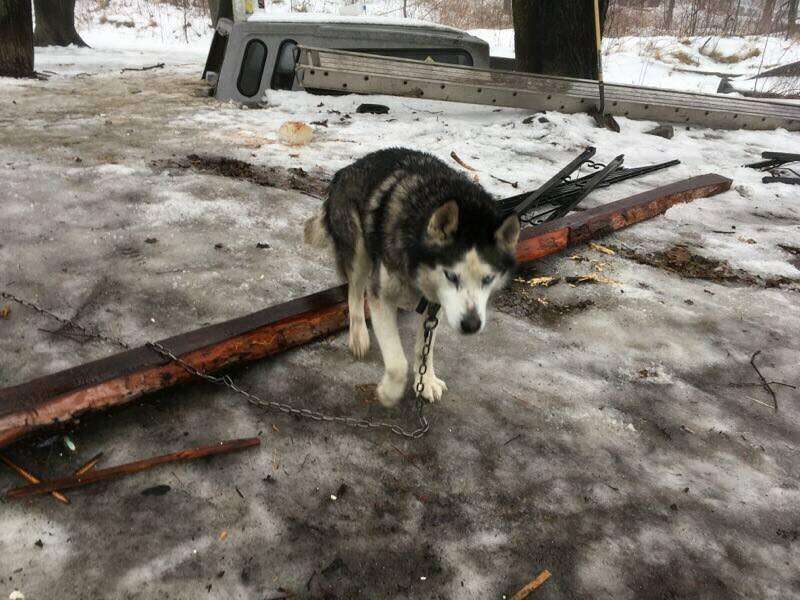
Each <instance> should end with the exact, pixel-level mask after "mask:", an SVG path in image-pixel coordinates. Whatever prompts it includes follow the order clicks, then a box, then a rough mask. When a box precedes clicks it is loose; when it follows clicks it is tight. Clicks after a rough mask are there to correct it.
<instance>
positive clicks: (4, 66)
mask: <svg viewBox="0 0 800 600" xmlns="http://www.w3.org/2000/svg"><path fill="white" fill-rule="evenodd" d="M0 77H33V20H32V18H31V2H30V0H0Z"/></svg>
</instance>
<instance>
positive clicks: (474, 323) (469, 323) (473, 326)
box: [461, 309, 481, 334]
mask: <svg viewBox="0 0 800 600" xmlns="http://www.w3.org/2000/svg"><path fill="white" fill-rule="evenodd" d="M480 328H481V318H480V316H478V311H477V310H474V309H473V310H471V311H469V312H468V313H467V314H466V315H464V317H463V318H462V319H461V333H465V334H470V333H476V332H478V331H480Z"/></svg>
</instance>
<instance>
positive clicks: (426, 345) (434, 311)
mask: <svg viewBox="0 0 800 600" xmlns="http://www.w3.org/2000/svg"><path fill="white" fill-rule="evenodd" d="M440 308H441V306H440V305H438V304H428V314H427V315H426V316H425V324H424V325H423V327H424V334H423V338H422V353H421V355H420V363H419V370H418V374H419V380H418V381H417V385H416V386H415V390H416V392H417V401H418V402H419V400H420V399H421V398H422V392H424V391H425V383H424V382H423V381H422V379H423V378H424V376H425V373H427V372H428V356H429V355H430V353H431V344H432V343H433V331H434V330H435V329H436V327H438V326H439V319H438V317H437V316H436V315H438V314H439V309H440Z"/></svg>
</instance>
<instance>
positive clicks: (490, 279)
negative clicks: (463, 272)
mask: <svg viewBox="0 0 800 600" xmlns="http://www.w3.org/2000/svg"><path fill="white" fill-rule="evenodd" d="M493 281H494V275H487V276H486V277H484V278H483V279H481V283H482V284H483V285H484V287H485V286H487V285H491V283H492V282H493Z"/></svg>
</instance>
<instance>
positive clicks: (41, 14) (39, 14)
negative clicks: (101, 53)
mask: <svg viewBox="0 0 800 600" xmlns="http://www.w3.org/2000/svg"><path fill="white" fill-rule="evenodd" d="M33 11H34V14H35V15H36V31H35V32H34V34H33V43H34V44H35V45H36V46H69V45H70V44H75V45H76V46H87V45H88V44H87V43H86V42H84V41H83V40H82V39H81V36H80V35H78V32H77V31H76V30H75V0H33Z"/></svg>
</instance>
